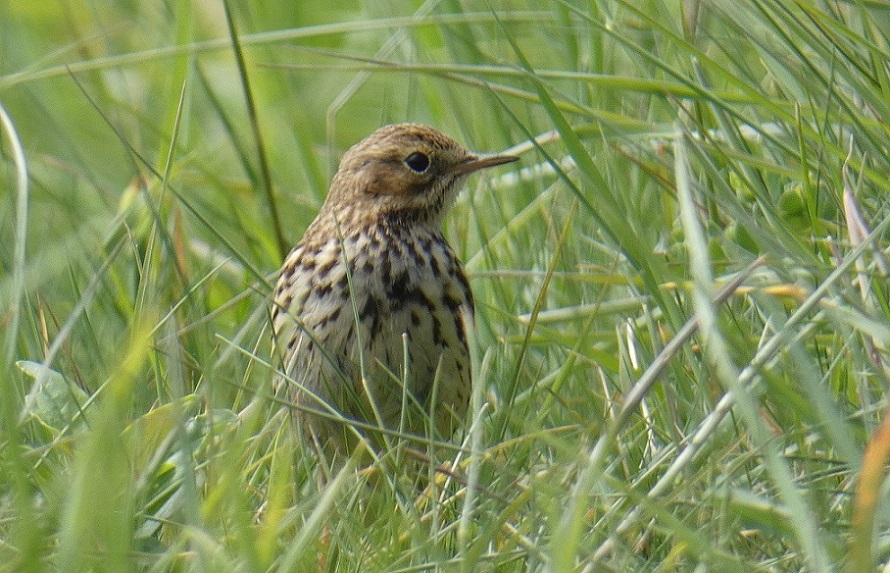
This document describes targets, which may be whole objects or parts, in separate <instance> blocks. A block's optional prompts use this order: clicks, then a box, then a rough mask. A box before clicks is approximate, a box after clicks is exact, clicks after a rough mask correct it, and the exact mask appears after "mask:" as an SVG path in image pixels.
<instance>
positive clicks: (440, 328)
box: [272, 124, 517, 454]
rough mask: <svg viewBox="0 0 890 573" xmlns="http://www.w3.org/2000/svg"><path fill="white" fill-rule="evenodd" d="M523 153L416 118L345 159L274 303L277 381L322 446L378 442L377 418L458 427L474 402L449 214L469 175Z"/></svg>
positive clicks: (441, 431)
mask: <svg viewBox="0 0 890 573" xmlns="http://www.w3.org/2000/svg"><path fill="white" fill-rule="evenodd" d="M516 159H517V158H516V157H512V156H508V155H496V156H492V155H488V156H480V155H476V154H473V153H470V152H469V151H467V150H466V149H464V148H463V147H461V146H460V145H459V144H458V143H457V142H455V141H454V140H453V139H451V138H450V137H447V136H445V135H443V134H441V133H439V132H438V131H436V130H434V129H432V128H430V127H427V126H424V125H416V124H399V125H389V126H386V127H382V128H380V129H378V130H377V131H375V132H374V133H372V134H371V135H370V136H369V137H368V138H367V139H365V140H363V141H361V142H360V143H358V144H357V145H355V146H353V147H352V148H351V149H349V151H347V152H346V154H345V155H344V156H343V159H342V160H341V162H340V168H339V169H338V171H337V174H336V175H335V176H334V179H333V181H332V182H331V187H330V190H329V191H328V196H327V199H326V200H325V202H324V204H323V205H322V207H321V211H320V212H319V213H318V216H317V217H316V218H315V220H314V221H313V222H312V224H311V225H309V228H308V229H307V230H306V233H305V234H304V235H303V239H302V240H301V241H300V242H299V243H298V244H297V246H296V247H294V249H293V251H291V253H290V254H289V255H288V257H287V259H285V261H284V265H283V266H282V268H281V275H280V277H279V279H278V284H277V286H276V288H275V294H274V307H273V311H272V316H273V327H274V331H275V337H276V341H277V348H278V349H279V356H280V358H281V361H282V364H281V374H282V376H280V384H282V385H284V386H285V387H286V388H287V389H288V391H287V395H288V397H289V398H290V399H291V400H293V402H294V404H295V405H296V408H295V416H296V417H297V418H298V419H299V420H300V421H301V422H302V427H303V430H304V431H305V433H306V435H307V436H308V437H309V439H310V440H311V441H312V442H313V443H314V445H315V447H316V448H318V449H319V450H321V449H324V450H325V451H326V452H328V453H331V452H333V453H335V454H348V451H347V450H348V449H349V448H351V447H353V446H354V445H355V443H356V442H357V440H356V438H357V437H358V436H359V435H362V436H366V437H370V438H371V439H370V441H371V443H381V442H380V439H379V438H380V436H379V434H380V433H379V432H376V434H378V435H377V436H376V437H375V436H374V435H373V434H375V432H373V431H368V430H369V429H371V427H372V426H373V427H379V428H386V429H389V430H402V431H405V432H408V433H414V434H428V435H433V436H434V437H440V438H449V437H451V435H452V434H453V433H454V431H455V429H456V428H457V427H458V425H459V424H460V422H461V420H462V417H463V416H464V414H465V413H466V409H467V403H468V400H469V397H470V370H471V368H470V356H469V351H468V348H467V329H469V328H471V327H472V323H473V298H472V295H471V293H470V285H469V283H468V282H467V278H466V276H465V274H464V271H463V267H462V266H461V263H460V261H459V260H458V258H457V256H455V254H454V251H453V250H452V249H451V247H450V246H449V245H448V243H447V242H446V241H445V237H444V236H443V234H442V228H441V226H442V218H443V216H444V215H445V213H446V211H447V210H448V209H449V208H450V207H451V205H452V204H453V203H454V200H455V197H456V196H457V193H458V191H459V190H460V187H461V186H462V184H463V183H464V181H465V180H466V178H467V176H468V175H469V174H470V173H473V172H474V171H478V170H480V169H484V168H486V167H492V166H495V165H501V164H503V163H508V162H511V161H515V160H516ZM350 422H359V423H358V424H356V425H350Z"/></svg>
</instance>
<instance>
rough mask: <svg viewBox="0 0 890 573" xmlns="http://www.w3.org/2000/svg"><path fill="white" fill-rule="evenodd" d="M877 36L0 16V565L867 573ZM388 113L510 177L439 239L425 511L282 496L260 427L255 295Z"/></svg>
mask: <svg viewBox="0 0 890 573" xmlns="http://www.w3.org/2000/svg"><path fill="white" fill-rule="evenodd" d="M888 33H890V8H888V6H887V5H886V4H885V3H883V2H871V1H866V2H855V3H853V2H849V3H848V2H832V3H824V2H794V1H791V0H733V1H728V0H714V1H711V2H696V1H694V0H687V1H682V0H669V1H655V0H651V1H649V0H647V1H644V2H641V3H631V2H622V1H620V0H614V1H613V0H604V1H601V2H591V3H582V2H573V1H567V0H562V1H554V2H546V3H540V2H521V1H501V2H492V1H489V2H476V1H474V0H465V1H458V0H443V1H440V2H435V1H430V2H425V3H418V2H410V3H397V2H389V3H379V4H378V3H370V2H369V3H361V2H352V1H347V2H340V3H336V4H334V5H331V4H330V3H327V2H318V1H315V0H302V1H301V2H299V3H288V2H276V1H268V2H259V3H239V4H237V5H236V4H235V3H230V4H229V5H226V4H225V3H221V2H219V3H198V2H189V1H187V0H181V1H178V2H168V3H152V2H144V1H139V0H130V1H126V2H115V3H104V2H99V3H96V2H93V3H90V2H80V1H77V0H70V1H60V2H31V3H27V2H2V3H0V120H2V121H0V127H2V129H0V131H2V136H0V191H2V197H3V200H2V202H0V319H2V338H3V342H4V347H3V348H4V352H3V364H2V369H0V371H2V373H0V380H2V388H0V392H2V399H0V423H2V435H0V438H2V441H0V556H2V558H0V568H2V569H4V570H10V571H27V572H31V571H34V572H36V571H78V572H79V571H134V570H140V571H142V570H144V571H313V570H314V571H392V572H396V571H405V572H407V571H499V572H500V571H503V572H512V571H551V572H569V571H712V570H725V571H835V570H841V569H844V568H846V569H847V570H849V571H857V572H859V571H868V570H879V569H880V566H881V564H884V563H886V562H887V561H888V556H890V546H888V539H890V537H888V523H890V514H888V506H887V504H886V503H884V502H883V499H884V498H886V486H885V485H884V480H883V476H884V466H885V464H886V462H887V458H888V450H890V445H888V444H890V438H888V437H887V434H888V429H887V428H885V427H884V426H882V423H883V421H884V411H885V408H886V389H887V384H888V381H890V380H888V367H887V360H888V348H890V321H888V318H890V304H888V292H890V289H888V284H887V273H888V265H887V262H886V256H887V237H888V231H887V228H888V225H890V222H888V221H890V209H888V194H887V190H888V187H890V183H888V181H890V178H888V175H890V165H888V162H887V156H888V155H887V143H886V142H887V126H886V121H885V119H884V118H886V117H888V115H890V96H888V94H890V76H888V68H887V61H888V53H890V46H888ZM400 121H418V122H423V123H428V124H431V125H433V126H435V127H436V128H438V129H440V130H442V131H444V132H446V133H449V134H450V135H452V136H453V137H455V138H456V139H457V140H458V141H460V142H462V143H464V144H465V145H466V146H467V147H470V148H471V149H475V150H479V151H486V152H487V151H492V152H494V151H503V150H507V149H510V150H511V152H513V153H519V154H521V156H522V160H521V162H520V163H519V164H514V165H512V166H510V167H509V168H501V169H500V170H498V171H497V172H493V173H489V174H485V175H483V176H481V177H475V178H474V179H473V180H472V181H471V182H470V184H469V188H468V190H467V191H466V192H465V193H464V194H463V195H462V197H461V199H460V200H459V201H458V204H457V205H456V206H455V208H454V210H453V212H452V214H451V215H450V216H449V217H448V219H447V222H446V232H447V235H448V236H449V238H450V239H451V241H452V243H453V244H454V245H455V246H456V248H457V250H458V252H459V253H460V254H461V256H462V258H463V260H464V261H465V262H466V264H467V268H468V270H469V272H470V274H471V280H472V284H473V288H474V292H475V295H476V300H477V323H478V324H477V333H476V355H477V360H476V364H475V369H476V371H477V376H476V382H477V395H476V399H475V402H474V407H475V412H474V415H473V417H472V418H473V419H472V421H471V422H472V423H471V425H469V427H470V428H472V429H471V430H468V431H467V433H466V435H465V436H458V442H459V446H460V447H459V448H457V449H454V450H452V452H453V456H454V459H453V460H452V463H453V464H454V466H455V468H456V473H457V477H456V478H454V479H445V478H441V477H440V479H438V480H436V487H434V488H433V490H432V491H431V492H429V497H428V498H426V499H423V498H421V499H416V498H415V497H414V495H413V494H412V489H411V486H410V484H408V485H406V484H405V483H404V480H402V479H400V476H399V475H397V474H392V473H388V470H387V469H386V467H382V468H379V469H378V472H382V473H383V474H385V477H386V479H382V480H373V481H372V483H374V484H375V485H373V486H368V485H367V483H366V480H365V478H364V477H363V476H359V475H355V474H353V473H345V474H343V475H342V476H340V478H339V479H337V480H334V481H333V482H331V483H328V484H326V485H324V486H320V485H319V484H318V482H316V480H315V479H314V478H313V475H312V459H311V454H310V453H309V452H307V451H305V450H304V448H303V447H302V446H301V445H300V444H299V443H297V441H296V440H295V439H294V438H295V436H294V435H293V433H292V431H291V428H290V427H289V425H288V423H287V420H288V418H287V412H286V409H282V408H281V405H280V404H278V403H275V402H273V401H272V400H270V397H271V386H270V383H271V374H272V366H271V365H270V362H269V360H270V348H271V342H270V335H269V333H268V306H267V305H268V301H267V298H268V294H269V290H270V286H269V285H270V281H272V280H274V272H275V271H276V269H277V268H278V266H279V265H280V262H281V260H282V258H283V255H284V252H285V251H286V250H287V249H288V248H289V246H290V245H291V244H292V243H294V242H295V241H296V240H298V239H299V237H300V236H301V234H302V232H303V230H304V229H305V228H306V226H307V225H308V223H309V222H310V221H311V220H312V218H313V217H314V215H315V213H316V211H317V209H318V208H319V206H320V204H321V201H322V200H323V198H324V195H325V192H326V190H327V183H328V181H329V179H330V177H331V175H332V173H333V171H334V170H335V168H336V162H337V159H338V157H339V155H340V154H341V153H342V152H343V151H344V150H345V149H346V148H348V146H350V145H351V144H353V143H355V142H356V141H358V140H360V139H362V138H363V137H365V136H366V135H367V134H369V133H370V132H371V131H373V130H374V129H376V128H377V127H379V126H380V125H382V124H385V123H392V122H400ZM714 301H717V302H714ZM401 477H403V476H401ZM857 488H858V489H857ZM371 489H374V490H375V491H374V493H375V495H374V496H370V495H369V492H370V490H371Z"/></svg>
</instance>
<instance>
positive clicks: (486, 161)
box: [453, 155, 519, 175]
mask: <svg viewBox="0 0 890 573" xmlns="http://www.w3.org/2000/svg"><path fill="white" fill-rule="evenodd" d="M518 160H519V158H518V157H516V156H514V155H471V156H470V157H469V158H468V159H467V160H466V161H464V162H462V163H458V164H457V165H455V166H454V171H453V173H454V174H455V175H465V174H469V173H473V172H476V171H479V170H480V169H485V168H487V167H494V166H495V165H503V164H504V163H513V162H514V161H518Z"/></svg>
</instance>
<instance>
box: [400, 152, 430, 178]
mask: <svg viewBox="0 0 890 573" xmlns="http://www.w3.org/2000/svg"><path fill="white" fill-rule="evenodd" d="M405 165H407V166H408V169H410V170H411V171H413V172H415V173H423V172H425V171H426V170H427V169H429V168H430V158H429V157H428V156H427V155H426V154H424V153H420V152H418V151H415V152H414V153H412V154H411V155H409V156H408V157H406V158H405Z"/></svg>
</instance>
